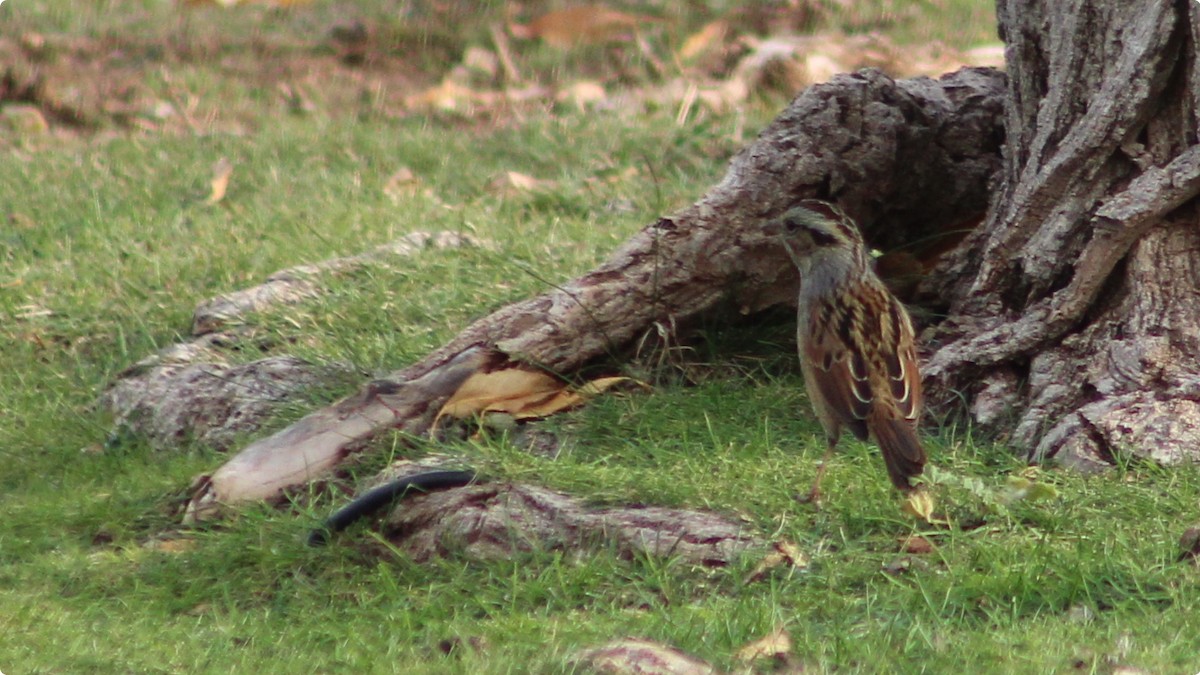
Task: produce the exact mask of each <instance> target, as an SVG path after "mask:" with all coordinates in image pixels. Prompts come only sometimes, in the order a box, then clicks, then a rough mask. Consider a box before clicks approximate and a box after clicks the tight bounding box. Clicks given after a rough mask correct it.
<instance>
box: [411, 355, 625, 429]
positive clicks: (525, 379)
mask: <svg viewBox="0 0 1200 675" xmlns="http://www.w3.org/2000/svg"><path fill="white" fill-rule="evenodd" d="M631 381H633V380H631V379H630V378H628V377H602V378H599V379H595V380H592V381H590V382H587V383H586V384H584V385H583V386H580V387H577V388H572V387H569V386H568V385H567V383H565V382H563V381H562V380H560V379H558V378H556V377H554V376H552V375H549V374H547V373H545V372H542V371H538V370H526V369H524V368H506V369H504V370H496V371H493V372H490V373H475V374H474V375H472V376H471V377H469V378H467V381H466V382H463V383H462V386H460V387H459V388H458V391H456V392H455V393H454V395H453V396H451V397H450V400H449V401H446V404H445V405H444V406H442V409H441V410H440V411H438V414H437V418H436V419H435V420H434V427H436V426H437V423H438V421H440V420H441V418H442V417H445V416H450V417H455V418H459V419H465V418H468V417H472V416H474V415H481V414H486V413H507V414H509V415H512V416H513V417H514V418H516V419H518V420H524V419H535V418H539V417H547V416H549V415H553V414H554V413H557V412H562V411H563V410H567V409H568V408H573V407H575V406H577V405H580V404H582V403H584V402H586V401H587V400H588V399H589V398H592V397H593V396H596V395H597V394H600V393H602V392H604V391H606V390H608V389H609V388H611V387H612V386H614V385H616V384H620V383H621V382H631Z"/></svg>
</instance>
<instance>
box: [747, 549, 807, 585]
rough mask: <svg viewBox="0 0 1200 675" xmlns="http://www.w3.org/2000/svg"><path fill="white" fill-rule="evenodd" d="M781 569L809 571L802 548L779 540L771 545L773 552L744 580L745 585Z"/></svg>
mask: <svg viewBox="0 0 1200 675" xmlns="http://www.w3.org/2000/svg"><path fill="white" fill-rule="evenodd" d="M779 567H788V568H790V569H797V570H804V569H808V555H806V554H805V553H804V551H802V550H800V547H799V546H797V545H795V544H793V543H792V542H790V541H783V540H779V541H777V542H775V543H774V544H772V545H771V551H770V552H769V553H767V554H766V555H765V556H763V559H762V560H761V561H759V563H758V564H757V565H755V566H754V569H753V570H752V571H751V572H750V574H747V575H746V578H745V579H743V580H742V583H743V584H751V583H754V582H756V581H759V580H761V579H763V578H764V577H766V576H767V573H769V572H770V571H771V570H773V569H776V568H779Z"/></svg>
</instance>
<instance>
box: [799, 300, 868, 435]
mask: <svg viewBox="0 0 1200 675" xmlns="http://www.w3.org/2000/svg"><path fill="white" fill-rule="evenodd" d="M856 318H857V319H858V320H860V321H861V317H855V316H854V315H853V314H852V313H851V312H849V311H840V312H839V311H837V310H836V309H835V308H834V307H832V306H826V307H824V308H822V310H821V315H820V317H819V318H818V320H816V321H814V322H812V324H811V325H810V326H809V327H808V329H809V332H808V336H807V339H805V340H803V342H802V344H801V347H800V348H801V349H802V350H804V352H805V354H804V355H805V357H806V358H807V361H808V363H809V364H810V368H809V376H810V379H811V381H812V382H811V385H812V386H811V388H812V389H815V390H816V391H817V392H818V394H819V395H820V396H821V398H822V399H824V402H825V405H826V407H827V408H828V409H829V411H830V412H832V413H833V414H834V415H836V416H837V418H838V421H840V422H841V423H842V424H843V425H844V426H846V427H847V428H849V429H850V431H852V432H853V433H854V435H855V436H857V437H858V438H859V439H860V440H866V438H867V423H866V419H867V415H868V414H869V413H870V412H871V401H872V399H873V397H872V395H871V382H870V373H869V371H868V363H867V361H866V358H865V356H864V354H863V353H862V351H861V350H859V349H856V348H855V347H854V345H855V341H854V339H853V334H854V331H855V329H854V321H855V320H856Z"/></svg>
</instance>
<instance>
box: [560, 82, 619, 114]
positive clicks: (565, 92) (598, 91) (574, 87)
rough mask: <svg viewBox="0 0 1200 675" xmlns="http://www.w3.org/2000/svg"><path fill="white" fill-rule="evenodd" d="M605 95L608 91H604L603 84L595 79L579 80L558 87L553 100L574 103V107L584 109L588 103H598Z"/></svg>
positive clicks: (606, 95)
mask: <svg viewBox="0 0 1200 675" xmlns="http://www.w3.org/2000/svg"><path fill="white" fill-rule="evenodd" d="M607 97H608V92H606V91H604V85H602V84H600V83H599V82H596V81H595V80H580V81H578V82H575V83H573V84H571V85H569V86H567V87H566V88H564V89H560V90H559V92H558V94H556V95H555V96H554V100H556V101H558V102H559V103H566V102H570V103H574V104H575V107H577V108H579V109H580V110H584V109H585V108H587V107H588V106H589V105H591V104H593V103H600V102H601V101H603V100H604V99H606V98H607Z"/></svg>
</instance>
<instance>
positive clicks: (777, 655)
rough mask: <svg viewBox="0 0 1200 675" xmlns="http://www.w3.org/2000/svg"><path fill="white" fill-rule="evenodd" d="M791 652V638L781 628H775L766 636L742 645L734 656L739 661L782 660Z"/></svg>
mask: <svg viewBox="0 0 1200 675" xmlns="http://www.w3.org/2000/svg"><path fill="white" fill-rule="evenodd" d="M791 651H792V638H791V637H790V636H788V634H787V631H786V630H784V629H783V628H776V629H775V630H773V631H771V632H770V633H768V634H767V635H764V636H763V637H761V638H759V639H757V640H755V641H753V642H750V643H748V644H746V645H743V646H742V648H741V649H739V650H737V653H736V654H734V656H735V657H736V658H737V659H738V660H739V661H755V660H757V659H782V658H786V657H787V655H788V654H789V653H791Z"/></svg>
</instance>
